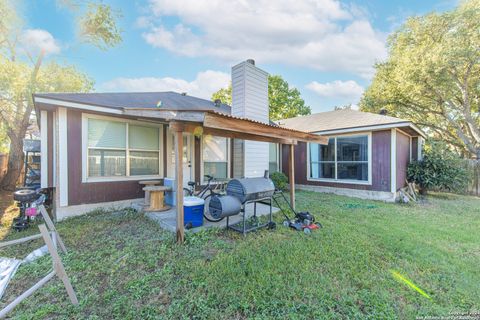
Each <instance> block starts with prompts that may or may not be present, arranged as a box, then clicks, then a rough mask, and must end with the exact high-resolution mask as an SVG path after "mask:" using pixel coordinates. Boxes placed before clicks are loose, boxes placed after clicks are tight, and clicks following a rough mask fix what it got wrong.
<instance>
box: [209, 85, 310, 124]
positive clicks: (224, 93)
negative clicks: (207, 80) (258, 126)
mask: <svg viewBox="0 0 480 320" xmlns="http://www.w3.org/2000/svg"><path fill="white" fill-rule="evenodd" d="M216 99H220V100H221V101H222V102H223V103H226V104H228V105H231V104H232V85H230V86H229V87H228V88H222V89H220V90H218V91H217V92H215V93H214V94H213V95H212V100H216ZM268 101H269V117H270V120H280V119H287V118H293V117H296V116H299V115H308V114H310V113H311V112H312V110H311V109H310V107H309V106H307V105H305V101H304V100H303V99H302V97H301V96H300V91H298V89H297V88H291V87H290V86H289V85H288V82H287V81H285V80H284V79H283V78H282V77H281V76H278V75H270V76H268Z"/></svg>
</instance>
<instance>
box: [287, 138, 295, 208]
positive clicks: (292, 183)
mask: <svg viewBox="0 0 480 320" xmlns="http://www.w3.org/2000/svg"><path fill="white" fill-rule="evenodd" d="M289 147H290V154H289V161H288V177H289V180H290V204H291V205H292V208H293V209H294V210H295V161H294V158H295V145H294V144H291V145H289Z"/></svg>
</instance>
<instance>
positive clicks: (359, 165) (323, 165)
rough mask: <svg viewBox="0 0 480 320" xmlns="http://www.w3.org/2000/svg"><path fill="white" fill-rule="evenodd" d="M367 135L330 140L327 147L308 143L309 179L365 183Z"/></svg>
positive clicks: (367, 157) (367, 151) (367, 148)
mask: <svg viewBox="0 0 480 320" xmlns="http://www.w3.org/2000/svg"><path fill="white" fill-rule="evenodd" d="M368 144H369V138H368V135H360V136H339V137H334V138H330V139H329V140H328V145H325V146H324V145H319V144H314V143H310V144H309V148H310V149H309V154H310V178H311V179H331V180H348V181H362V182H367V181H368V178H369V173H368V170H369V161H370V159H369V145H368Z"/></svg>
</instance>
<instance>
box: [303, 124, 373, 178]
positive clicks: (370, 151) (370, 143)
mask: <svg viewBox="0 0 480 320" xmlns="http://www.w3.org/2000/svg"><path fill="white" fill-rule="evenodd" d="M358 136H367V141H368V180H367V181H360V180H345V179H336V178H332V179H329V178H311V177H310V143H307V181H318V182H330V183H344V184H358V185H372V132H362V133H355V134H341V135H336V136H329V137H328V138H334V139H335V144H334V147H335V151H334V152H335V160H334V161H333V162H334V163H337V138H344V137H358ZM335 177H338V174H337V165H335Z"/></svg>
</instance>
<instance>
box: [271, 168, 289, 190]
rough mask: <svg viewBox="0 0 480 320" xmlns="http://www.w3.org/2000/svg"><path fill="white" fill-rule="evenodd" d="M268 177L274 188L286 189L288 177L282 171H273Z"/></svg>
mask: <svg viewBox="0 0 480 320" xmlns="http://www.w3.org/2000/svg"><path fill="white" fill-rule="evenodd" d="M270 179H272V181H273V184H274V185H275V188H277V189H278V190H281V191H284V190H286V189H287V185H288V178H287V176H286V175H285V174H284V173H283V172H274V173H272V174H270Z"/></svg>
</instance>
